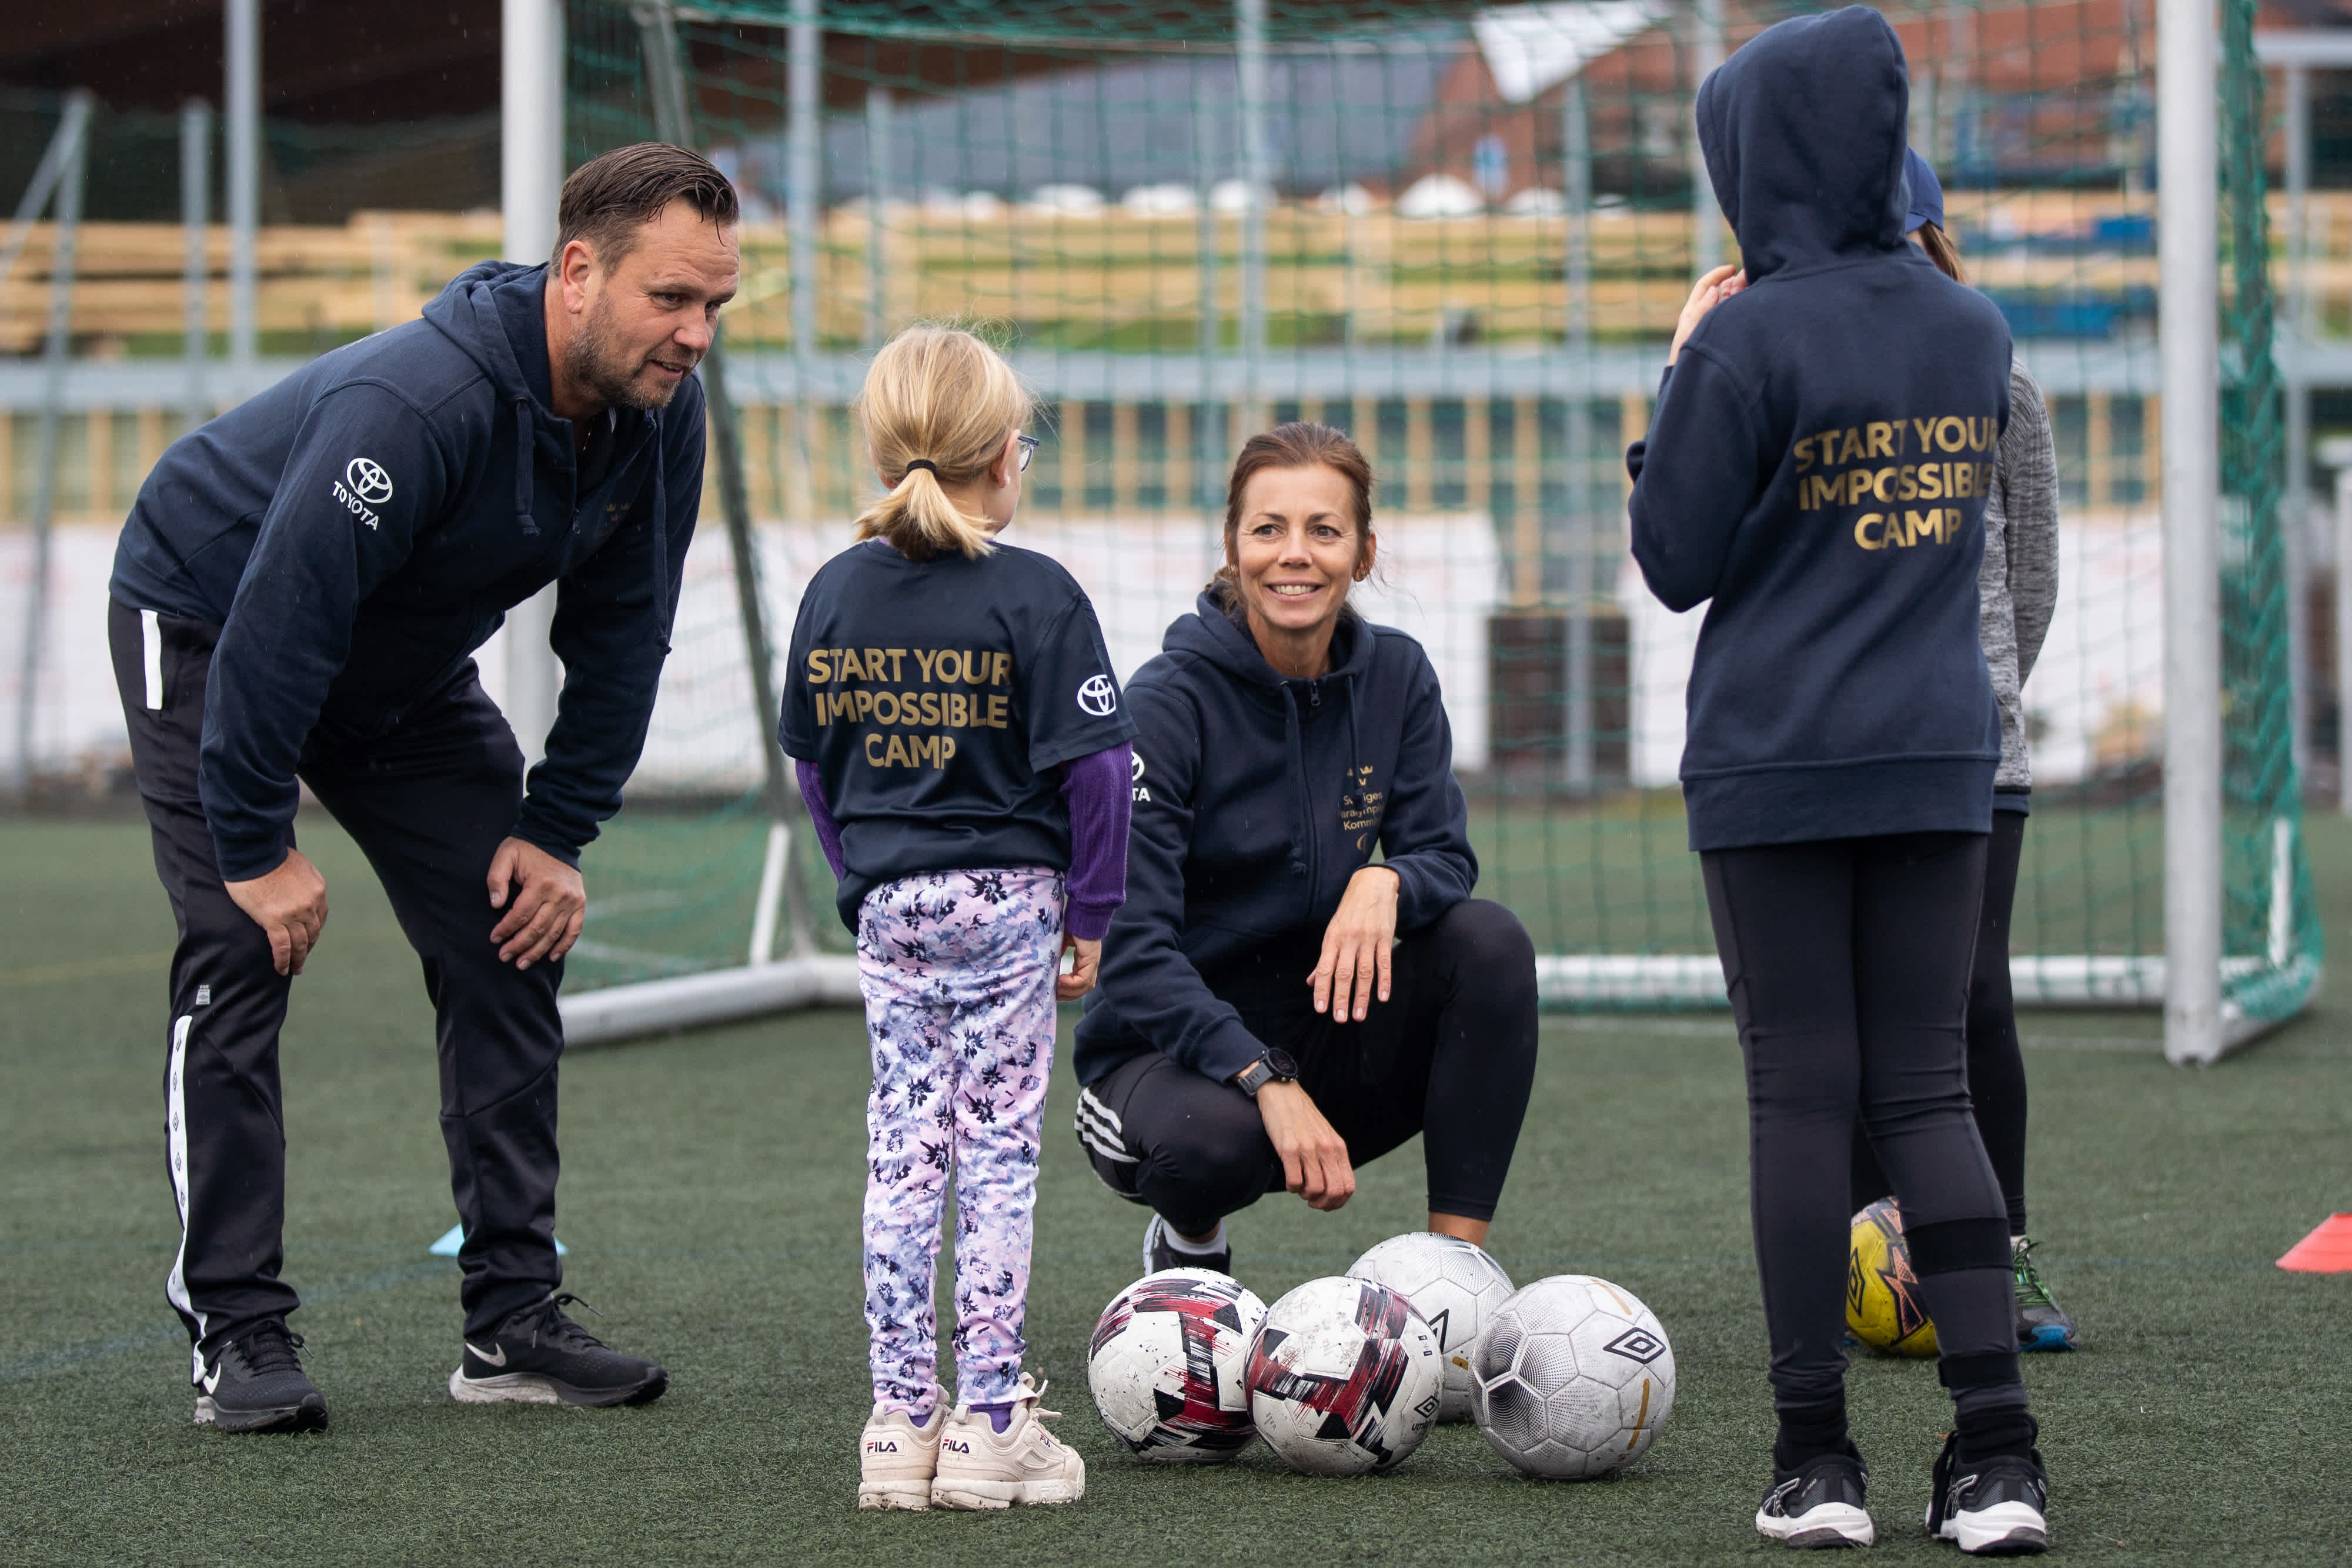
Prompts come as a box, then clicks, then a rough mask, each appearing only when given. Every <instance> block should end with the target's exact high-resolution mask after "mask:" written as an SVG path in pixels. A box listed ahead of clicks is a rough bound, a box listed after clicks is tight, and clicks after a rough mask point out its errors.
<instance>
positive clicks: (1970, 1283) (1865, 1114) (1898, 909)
mask: <svg viewBox="0 0 2352 1568" xmlns="http://www.w3.org/2000/svg"><path fill="white" fill-rule="evenodd" d="M1908 98H1909V94H1908V89H1907V86H1906V71H1905V64H1904V58H1903V49H1902V46H1901V44H1900V43H1899V42H1898V41H1897V40H1896V38H1895V32H1894V29H1893V28H1891V27H1889V26H1887V24H1886V22H1885V19H1884V18H1883V17H1881V16H1879V15H1878V13H1876V12H1875V11H1872V10H1869V9H1867V8H1865V7H1861V6H1855V7H1852V8H1849V9H1847V10H1843V11H1839V12H1835V13H1832V14H1831V15H1828V16H1810V17H1802V18H1799V19H1796V20H1792V21H1788V22H1783V23H1780V24H1779V25H1778V26H1773V27H1770V28H1768V29H1766V30H1765V31H1764V32H1763V33H1761V34H1759V36H1758V37H1756V38H1755V39H1754V40H1752V41H1751V42H1749V43H1748V45H1747V46H1746V47H1743V48H1741V49H1740V50H1739V51H1738V53H1737V54H1736V55H1734V56H1733V57H1731V59H1730V60H1728V61H1727V62H1726V63H1725V65H1724V66H1723V67H1722V68H1720V69H1718V70H1717V71H1716V72H1715V73H1714V74H1713V75H1711V76H1710V77H1708V78H1707V79H1706V82H1705V83H1704V84H1703V85H1702V86H1701V88H1700V89H1699V95H1698V132H1699V141H1700V146H1701V148H1702V149H1703V151H1704V152H1705V153H1706V166H1707V172H1708V175H1709V177H1710V178H1711V180H1712V181H1713V183H1714V186H1715V193H1716V197H1717V201H1718V202H1719V203H1720V204H1721V205H1722V208H1723V212H1724V214H1725V215H1726V216H1727V217H1728V218H1729V219H1730V221H1731V224H1732V225H1733V227H1734V229H1735V230H1736V231H1737V233H1738V239H1739V248H1740V256H1741V259H1742V262H1743V264H1744V272H1740V273H1734V272H1733V271H1732V269H1730V268H1719V269H1717V271H1716V272H1714V273H1710V274H1709V275H1708V276H1707V277H1705V278H1702V279H1701V280H1700V283H1699V286H1698V287H1697V288H1696V289H1695V290H1694V291H1693V294H1692V297H1691V302H1690V305H1689V306H1688V307H1687V308H1685V312H1684V319H1683V322H1682V324H1681V327H1680V329H1678V330H1677V332H1676V334H1675V350H1674V352H1672V353H1671V354H1670V355H1669V358H1668V371H1667V374H1666V378H1665V380H1664V383H1663V385H1662V388H1661V391H1660V393H1659V400H1658V407H1657V413H1656V416H1655V418H1654V421H1653V423H1652V425H1651V431H1650V435H1649V439H1648V441H1647V442H1646V443H1645V444H1637V445H1636V446H1635V447H1634V448H1633V450H1632V451H1631V452H1629V453H1628V454H1627V466H1628V468H1629V469H1630V470H1631V472H1632V473H1633V477H1634V481H1635V483H1634V488H1633V499H1632V504H1631V508H1632V515H1633V554H1634V558H1635V559H1637V560H1638V561H1639V562H1640V563H1641V567H1642V570H1643V576H1644V577H1645V578H1646V579H1647V580H1648V582H1649V585H1650V588H1651V591H1653V592H1654V593H1655V594H1656V595H1657V596H1658V598H1659V599H1660V600H1662V601H1664V603H1665V604H1666V605H1667V606H1668V607H1669V608H1671V609H1675V610H1687V609H1689V608H1691V607H1692V606H1694V605H1696V604H1699V603H1702V602H1707V603H1708V608H1707V612H1706V623H1705V626H1704V629H1703V630H1702V632H1700V636H1699V643H1698V650H1697V654H1696V661H1695V663H1694V664H1693V668H1692V673H1691V681H1690V692H1689V729H1688V736H1689V738H1688V742H1687V744H1686V747H1685V751H1684V754H1683V764H1682V778H1683V791H1684V799H1685V804H1686V807H1687V810H1688V813H1689V821H1690V838H1691V847H1692V848H1693V849H1694V850H1696V851H1697V852H1699V855H1700V857H1701V865H1702V869H1703V872H1704V877H1705V881H1706V890H1707V904H1708V910H1709V913H1710V914H1711V915H1712V916H1713V920H1714V925H1715V931H1716V943H1717V948H1718V949H1719V951H1720V953H1721V955H1722V959H1723V968H1724V977H1725V982H1726V985H1727V988H1728V989H1729V992H1730V996H1731V1002H1732V1006H1733V1009H1734V1010H1735V1012H1736V1014H1737V1016H1738V1023H1739V1034H1740V1044H1741V1050H1742V1053H1743V1055H1744V1057H1745V1059H1746V1062H1747V1070H1748V1115H1749V1161H1750V1172H1749V1175H1750V1181H1751V1184H1752V1189H1753V1197H1752V1212H1753V1218H1754V1226H1755V1239H1756V1254H1757V1262H1758V1266H1759V1270H1760V1271H1761V1273H1762V1276H1763V1284H1764V1305H1765V1319H1766V1322H1767V1325H1768V1327H1769V1332H1770V1335H1771V1342H1772V1363H1771V1380H1772V1386H1773V1393H1774V1401H1775V1405H1776V1407H1777V1409H1778V1412H1779V1416H1780V1436H1779V1439H1778V1441H1777V1442H1776V1443H1775V1445H1774V1448H1773V1470H1774V1476H1773V1481H1774V1484H1773V1486H1772V1488H1771V1489H1770V1490H1769V1491H1768V1492H1767V1493H1766V1496H1765V1500H1764V1503H1763V1506H1762V1508H1761V1509H1759V1511H1758V1513H1757V1516H1756V1524H1757V1528H1758V1529H1759V1531H1762V1532H1763V1533H1764V1534H1766V1535H1767V1536H1770V1537H1774V1538H1776V1539H1780V1540H1783V1541H1785V1542H1788V1543H1789V1544H1790V1545H1792V1546H1818V1545H1840V1544H1846V1543H1849V1542H1851V1543H1860V1544H1867V1543H1869V1542H1871V1541H1872V1540H1873V1539H1874V1527H1873V1525H1872V1522H1871V1519H1870V1515H1869V1514H1868V1512H1867V1511H1865V1507H1864V1487H1865V1485H1866V1482H1867V1479H1868V1475H1867V1471H1866V1470H1865V1469H1864V1466H1863V1464H1862V1458H1861V1455H1860V1453H1859V1452H1858V1451H1857V1450H1856V1449H1855V1448H1854V1447H1853V1442H1852V1440H1851V1439H1850V1438H1849V1437H1848V1436H1847V1432H1846V1418H1845V1396H1844V1370H1845V1354H1844V1352H1843V1349H1842V1347H1841V1340H1842V1337H1843V1327H1844V1322H1843V1319H1844V1313H1843V1298H1844V1290H1845V1280H1846V1254H1847V1246H1848V1243H1847V1229H1848V1210H1847V1207H1846V1198H1847V1148H1848V1141H1849V1137H1850V1134H1851V1129H1852V1127H1853V1123H1854V1118H1855V1115H1856V1112H1857V1107H1858V1108H1859V1113H1860V1116H1861V1119H1862V1123H1863V1125H1864V1129H1865V1130H1866V1131H1867V1133H1868V1134H1869V1137H1870V1140H1871V1144H1872V1146H1873V1148H1874V1151H1875V1152H1876V1154H1877V1155H1878V1159H1879V1163H1880V1164H1881V1165H1882V1166H1884V1167H1885V1171H1886V1174H1887V1176H1889V1177H1890V1178H1891V1180H1892V1181H1893V1184H1894V1186H1895V1193H1896V1195H1897V1196H1898V1197H1899V1198H1900V1200H1901V1204H1902V1208H1903V1213H1904V1216H1905V1218H1906V1225H1907V1228H1908V1234H1909V1239H1910V1246H1911V1256H1912V1260H1913V1264H1914V1267H1915V1268H1916V1270H1917V1273H1918V1280H1917V1282H1916V1288H1917V1290H1918V1291H1919V1293H1920V1295H1921V1296H1922V1297H1923V1298H1924V1305H1925V1307H1926V1310H1927V1312H1928V1313H1929V1315H1931V1316H1932V1317H1933V1319H1934V1321H1935V1323H1936V1329H1937V1341H1938V1343H1939V1345H1940V1347H1941V1352H1942V1366H1941V1371H1942V1379H1943V1382H1944V1385H1945V1386H1946V1387H1947V1388H1948V1389H1950V1390H1951V1392H1952V1395H1953V1396H1954V1400H1955V1403H1956V1406H1957V1420H1956V1423H1955V1425H1956V1427H1957V1430H1956V1431H1955V1433H1954V1435H1953V1437H1952V1438H1951V1439H1950V1441H1949V1442H1948V1444H1947V1445H1946V1448H1945V1451H1944V1455H1943V1457H1942V1458H1941V1459H1939V1460H1938V1462H1937V1470H1936V1475H1935V1477H1934V1479H1933V1481H1932V1494H1931V1500H1930V1504H1929V1510H1928V1525H1929V1530H1930V1531H1931V1533H1934V1534H1936V1535H1938V1536H1940V1537H1941V1538H1943V1539H1946V1540H1950V1541H1955V1542H1958V1544H1959V1546H1960V1547H1961V1549H1962V1550H1963V1551H1966V1552H2039V1551H2041V1550H2042V1548H2043V1546H2044V1544H2046V1539H2047V1536H2046V1531H2047V1525H2046V1522H2045V1521H2044V1517H2043V1513H2042V1509H2043V1507H2044V1503H2045V1492H2046V1483H2045V1479H2044V1475H2043V1471H2042V1461H2041V1457H2040V1455H2039V1454H2038V1453H2037V1452H2036V1451H2035V1448H2034V1439H2035V1436H2036V1427H2035V1424H2034V1420H2033V1417H2032V1416H2031V1415H2030V1414H2028V1412H2027V1408H2026V1398H2025V1390H2024V1387H2023V1385H2022V1384H2021V1382H2020V1380H2019V1377H2018V1366H2017V1338H2016V1333H2015V1328H2014V1323H2013V1321H2012V1311H2011V1281H2010V1272H2009V1265H2010V1246H2009V1229H2008V1222H2007V1218H2006V1212H2007V1211H2006V1208H2005V1206H2004V1205H2003V1202H2002V1199H2001V1194H2000V1186H1999V1184H1998V1183H1997V1182H1996V1181H1995V1180H1994V1178H1993V1173H1992V1169H1991V1166H1990V1165H1989V1164H1988V1162H1987V1160H1986V1158H1985V1152H1984V1145H1983V1144H1982V1143H1981V1142H1980V1141H1979V1137H1978V1134H1977V1129H1976V1124H1975V1123H1974V1121H1973V1120H1972V1119H1971V1118H1970V1115H1969V1090H1968V1080H1967V1074H1966V1047H1967V1036H1966V1028H1965V1020H1964V1004H1965V1001H1966V998H1967V994H1968V981H1969V965H1970V959H1971V956H1972V953H1973V949H1974V943H1975V936H1976V916H1977V911H1978V908H1979V902H1980V897H1981V891H1982V886H1983V882H1984V874H1985V844H1986V834H1987V832H1988V831H1989V830H1990V826H1991V822H1990V818H1991V811H1992V789H1993V771H1994V768H1995V765H1996V764H1997V763H1998V762H1999V761H2000V715H1999V712H1998V710H1997V708H1996V706H1995V704H1994V700H1993V692H1992V685H1991V682H1990V678H1989V676H1988V674H1987V673H1986V666H1985V660H1984V654H1983V653H1982V652H1981V650H1980V649H1979V644H1978V637H1977V613H1978V590H1977V570H1978V563H1979V559H1981V557H1982V554H1983V549H1984V507H1985V497H1986V492H1987V489H1988V486H1989V484H1990V478H1991V474H1992V466H1993V464H1994V462H1995V459H1996V451H1997V444H1998V443H1999V441H2000V434H2001V432H2002V430H2003V428H2004V426H2005V424H2006V423H2007V420H2008V415H2009V361H2010V344H2009V334H2008V331H2007V329H2006V328H2005V327H2004V325H2003V323H2002V320H2001V318H2000V312H1999V311H1998V310H1996V309H1995V308H1993V306H1992V305H1991V304H1990V302H1989V301H1987V300H1986V299H1985V298H1983V297H1982V296H1980V295H1978V294H1976V293H1973V292H1971V291H1970V290H1969V289H1967V288H1965V287H1961V286H1960V285H1958V284H1957V283H1955V282H1953V281H1952V280H1951V279H1949V278H1948V277H1944V276H1943V274H1941V273H1940V272H1938V271H1937V269H1936V267H1934V265H1933V264H1932V263H1930V262H1929V261H1928V259H1927V257H1926V256H1924V255H1922V254H1921V253H1920V252H1919V251H1918V250H1916V248H1914V247H1913V246H1910V245H1908V244H1907V243H1906V241H1905V239H1904V233H1903V220H1904V215H1905V213H1906V208H1907V202H1906V181H1905V173H1904V169H1905V159H1906V148H1905V140H1904V125H1905V119H1906V112H1907V109H1908ZM1710 601H1711V602H1710Z"/></svg>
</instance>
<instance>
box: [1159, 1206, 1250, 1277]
mask: <svg viewBox="0 0 2352 1568" xmlns="http://www.w3.org/2000/svg"><path fill="white" fill-rule="evenodd" d="M1217 1238H1218V1246H1217V1249H1216V1250H1215V1251H1213V1252H1194V1251H1192V1250H1190V1249H1180V1248H1179V1247H1178V1246H1177V1245H1176V1232H1175V1231H1174V1230H1173V1229H1171V1228H1170V1226H1169V1224H1168V1222H1167V1221H1166V1220H1164V1219H1162V1218H1160V1217H1159V1216H1158V1215H1156V1214H1155V1215H1153V1216H1152V1217H1151V1223H1150V1224H1149V1225H1147V1226H1145V1227H1144V1228H1143V1271H1144V1272H1145V1273H1147V1274H1157V1273H1159V1272H1160V1270H1163V1269H1214V1270H1216V1271H1217V1272H1218V1273H1220V1274H1230V1273H1232V1272H1233V1271H1234V1244H1233V1242H1232V1241H1231V1240H1229V1239H1226V1237H1225V1230H1224V1227H1223V1225H1220V1226H1218V1227H1217Z"/></svg>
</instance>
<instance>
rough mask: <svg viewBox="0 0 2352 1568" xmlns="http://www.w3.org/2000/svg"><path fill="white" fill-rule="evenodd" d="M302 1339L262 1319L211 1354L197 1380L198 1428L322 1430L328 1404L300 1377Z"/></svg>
mask: <svg viewBox="0 0 2352 1568" xmlns="http://www.w3.org/2000/svg"><path fill="white" fill-rule="evenodd" d="M301 1348H302V1336H301V1335H300V1334H298V1333H287V1332H286V1325H285V1324H284V1323H282V1322H278V1320H277V1319H276V1318H264V1319H263V1320H262V1321H261V1322H257V1323H256V1324H254V1325H253V1326H252V1327H251V1328H249V1329H247V1330H246V1331H245V1333H241V1334H239V1335H238V1336H237V1337H236V1338H235V1339H233V1340H231V1341H229V1343H226V1344H225V1345H223V1346H221V1347H220V1349H219V1350H217V1351H215V1353H214V1354H213V1359H212V1362H211V1364H209V1365H207V1366H206V1367H205V1370H204V1373H203V1375H201V1376H199V1377H198V1378H197V1379H196V1386H197V1387H198V1388H199V1389H201V1390H202V1391H203V1392H201V1393H199V1394H198V1395H197V1396H196V1425H197V1426H199V1427H215V1428H217V1429H218V1430H220V1431H223V1432H323V1431H325V1430H326V1429H327V1401H326V1398H325V1397H324V1396H322V1395H320V1392H319V1391H318V1390H317V1389H316V1388H314V1387H312V1386H311V1385H310V1379H309V1378H308V1377H305V1376H304V1375H302V1358H301V1357H300V1356H299V1355H297V1354H295V1352H297V1351H299V1350H300V1349H301Z"/></svg>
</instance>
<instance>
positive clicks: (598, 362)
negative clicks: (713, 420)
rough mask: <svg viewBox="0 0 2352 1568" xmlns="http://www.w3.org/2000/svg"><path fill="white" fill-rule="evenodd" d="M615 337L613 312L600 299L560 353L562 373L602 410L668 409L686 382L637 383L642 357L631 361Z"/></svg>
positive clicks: (679, 380) (641, 370)
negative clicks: (602, 407)
mask: <svg viewBox="0 0 2352 1568" xmlns="http://www.w3.org/2000/svg"><path fill="white" fill-rule="evenodd" d="M645 368H646V361H645V358H644V356H642V355H640V356H638V357H636V358H634V359H632V358H631V357H630V356H629V353H628V351H627V350H625V349H622V348H620V347H618V346H617V345H615V344H614V331H613V308H612V306H611V304H610V303H608V302H607V301H605V300H604V299H601V298H600V299H598V300H597V301H596V303H595V304H594V305H593V306H591V307H590V308H589V310H588V315H587V317H586V319H583V321H582V322H581V323H580V329H579V330H578V331H576V332H574V333H573V334H572V341H571V343H570V344H569V345H568V346H567V347H566V348H565V349H564V350H563V369H564V371H565V373H567V374H568V375H570V377H571V378H572V382H574V383H575V384H576V385H578V386H579V387H581V388H582V389H583V390H584V391H585V392H587V393H588V395H589V396H590V397H591V398H593V400H595V402H597V403H599V404H600V405H602V406H604V407H605V408H614V407H619V408H635V409H647V410H650V409H656V408H666V407H667V406H668V405H669V400H670V399H671V398H673V397H675V396H677V389H678V387H679V386H680V385H681V384H683V382H684V381H685V378H684V377H683V376H681V377H679V378H678V380H677V381H674V382H673V381H664V382H657V383H656V384H655V385H653V386H647V385H646V384H645V383H644V382H642V381H641V380H640V377H641V376H642V375H643V374H644V371H645Z"/></svg>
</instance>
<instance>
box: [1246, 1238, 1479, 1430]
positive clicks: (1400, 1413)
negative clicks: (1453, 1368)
mask: <svg viewBox="0 0 2352 1568" xmlns="http://www.w3.org/2000/svg"><path fill="white" fill-rule="evenodd" d="M1442 1365H1443V1361H1442V1359H1441V1357H1440V1354H1439V1352H1438V1349H1437V1336H1436V1335H1435V1334H1433V1333H1430V1331H1429V1325H1428V1324H1427V1323H1425V1322H1422V1321H1421V1318H1420V1315H1419V1314H1418V1313H1416V1312H1414V1311H1413V1310H1412V1306H1411V1305H1410V1304H1409V1303H1408V1302H1407V1301H1405V1299H1404V1298H1403V1297H1402V1296H1400V1295H1398V1294H1397V1293H1396V1292H1395V1291H1391V1290H1390V1289H1389V1288H1388V1287H1387V1286H1385V1285H1378V1284H1374V1283H1373V1282H1372V1281H1370V1280H1347V1279H1334V1280H1309V1281H1307V1283H1305V1284H1304V1285H1301V1286H1299V1287H1298V1289H1297V1290H1295V1291H1291V1292H1290V1293H1289V1294H1288V1295H1286V1296H1285V1297H1283V1298H1282V1300H1280V1301H1276V1302H1275V1303H1274V1305H1273V1306H1272V1307H1271V1308H1269V1309H1267V1312H1266V1314H1265V1326H1264V1327H1263V1328H1261V1329H1259V1330H1258V1332H1257V1345H1256V1348H1255V1349H1254V1350H1252V1351H1251V1352H1250V1364H1249V1391H1250V1414H1251V1415H1252V1416H1254V1417H1255V1419H1256V1421H1257V1430H1258V1436H1260V1437H1264V1438H1265V1443H1266V1447H1267V1448H1272V1449H1273V1450H1274V1451H1275V1452H1276V1453H1277V1454H1279V1455H1281V1456H1282V1458H1283V1460H1284V1462H1285V1463H1286V1464H1288V1465H1289V1466H1290V1468H1291V1469H1297V1470H1304V1471H1306V1472H1307V1474H1309V1475H1317V1476H1360V1475H1362V1474H1363V1473H1365V1472H1366V1471H1367V1470H1384V1469H1388V1468H1389V1467H1391V1465H1394V1464H1395V1463H1396V1462H1397V1461H1398V1460H1400V1459H1402V1458H1404V1457H1405V1456H1406V1455H1407V1454H1410V1453H1412V1451H1413V1450H1414V1449H1415V1448H1419V1447H1421V1440H1422V1439H1423V1437H1427V1436H1429V1428H1430V1426H1431V1424H1432V1423H1433V1421H1434V1420H1435V1419H1436V1417H1437V1406H1438V1403H1439V1401H1440V1399H1441V1397H1442V1396H1443V1390H1444V1382H1445V1379H1444V1373H1443V1372H1442V1371H1441V1370H1440V1369H1441V1367H1442Z"/></svg>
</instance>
